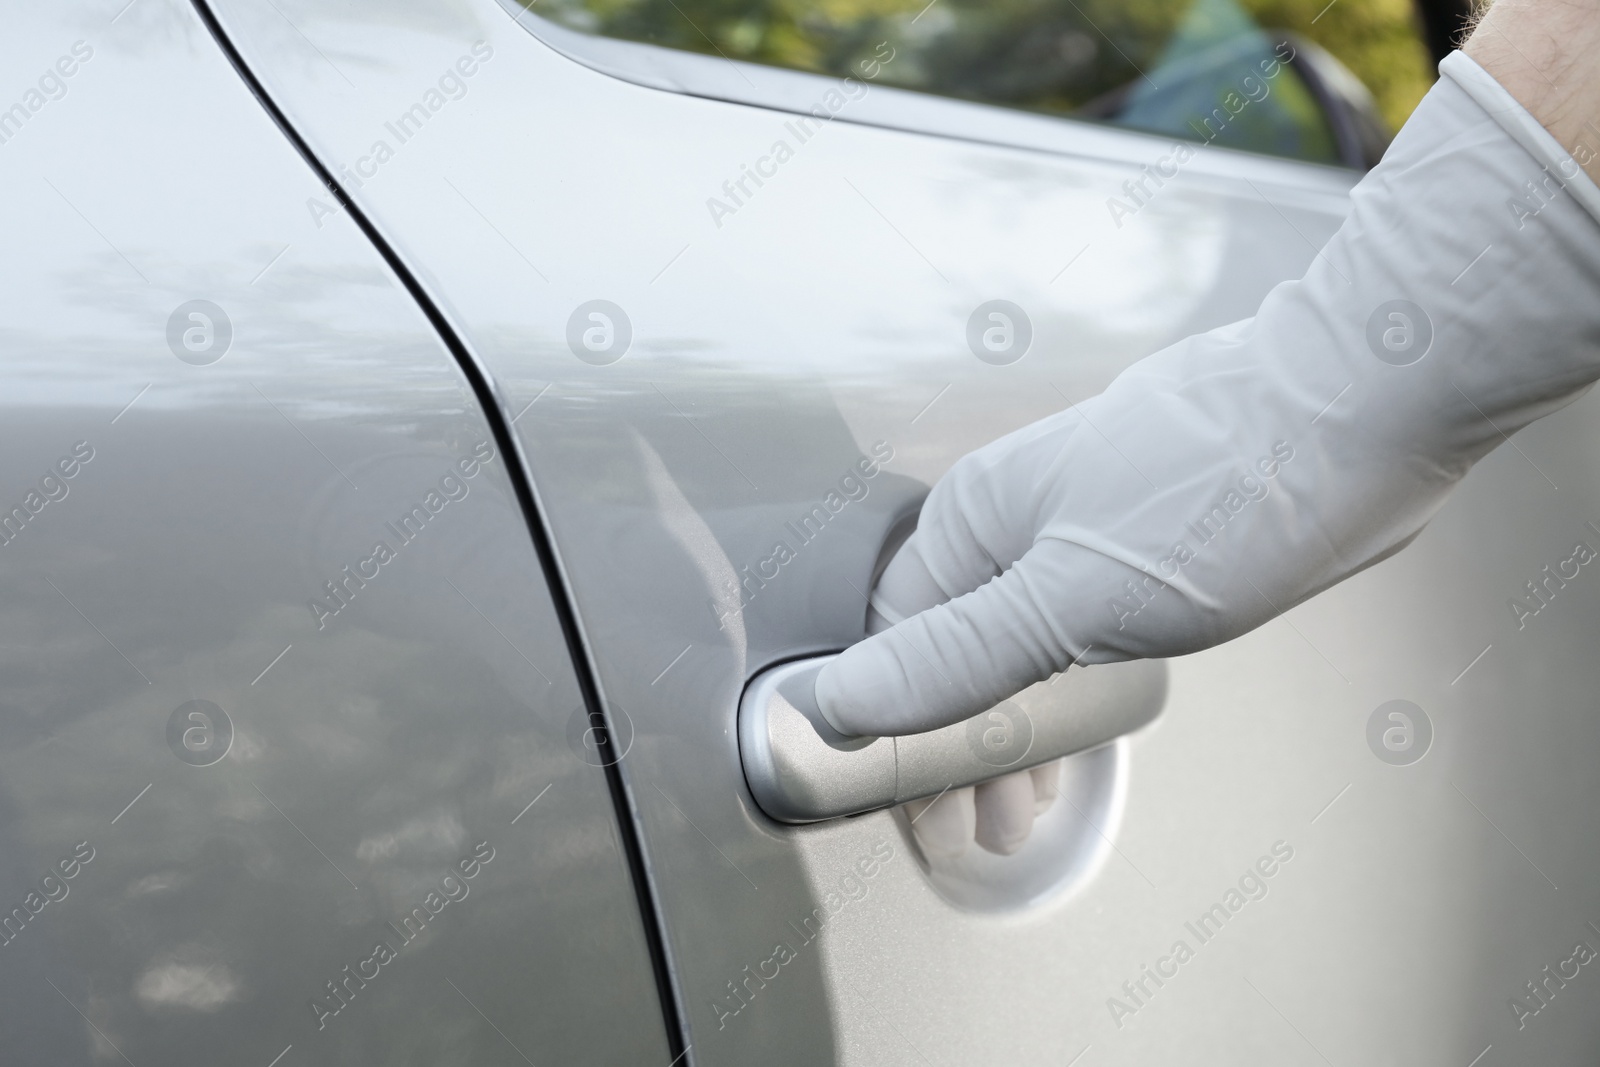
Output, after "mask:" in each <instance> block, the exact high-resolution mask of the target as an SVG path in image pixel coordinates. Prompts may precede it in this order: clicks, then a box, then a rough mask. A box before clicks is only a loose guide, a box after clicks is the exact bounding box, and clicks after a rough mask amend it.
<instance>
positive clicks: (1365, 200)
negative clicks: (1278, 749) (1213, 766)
mask: <svg viewBox="0 0 1600 1067" xmlns="http://www.w3.org/2000/svg"><path fill="white" fill-rule="evenodd" d="M1441 70H1442V71H1443V72H1444V73H1445V75H1446V77H1443V78H1441V79H1440V81H1439V83H1438V84H1437V85H1435V86H1434V88H1433V89H1432V90H1430V92H1429V94H1428V96H1427V97H1426V98H1425V99H1424V100H1423V102H1422V104H1421V105H1420V106H1419V107H1418V109H1417V111H1416V113H1415V114H1414V115H1413V117H1412V119H1411V121H1410V122H1408V123H1407V124H1406V127H1405V128H1404V129H1403V130H1401V132H1400V135H1399V136H1398V137H1397V138H1396V139H1395V142H1394V144H1393V145H1392V146H1391V147H1390V149H1389V152H1388V153H1387V154H1386V155H1385V157H1384V159H1383V162H1382V163H1380V164H1379V165H1378V166H1377V167H1376V168H1375V169H1374V170H1373V171H1372V173H1371V174H1369V175H1368V176H1367V177H1366V178H1365V179H1363V180H1362V181H1361V182H1360V183H1359V185H1358V186H1357V187H1356V189H1355V191H1354V193H1353V194H1352V207H1351V213H1350V216H1349V218H1348V219H1347V220H1346V222H1345V224H1344V225H1343V227H1341V229H1340V230H1339V232H1338V233H1337V234H1336V235H1335V236H1334V237H1333V238H1332V240H1330V241H1329V242H1328V244H1327V245H1326V246H1325V247H1324V248H1323V249H1322V250H1321V251H1320V252H1319V253H1318V254H1317V256H1316V259H1315V260H1314V261H1313V263H1312V265H1311V267H1310V268H1309V269H1308V271H1307V273H1306V275H1305V277H1304V278H1302V279H1301V280H1299V281H1295V282H1287V283H1284V284H1282V285H1279V286H1278V287H1277V288H1275V289H1274V290H1273V291H1272V292H1271V293H1270V294H1269V295H1268V296H1267V298H1266V300H1265V302H1264V303H1263V304H1262V306H1261V309H1260V311H1259V312H1258V313H1257V315H1256V316H1255V317H1254V318H1252V319H1247V320H1244V321H1242V322H1237V323H1234V324H1232V325H1229V326H1223V327H1220V328H1218V329H1216V330H1212V331H1211V332H1210V333H1206V334H1200V335H1197V336H1195V337H1190V338H1188V339H1186V340H1184V341H1180V342H1179V343H1177V344H1175V345H1173V346H1171V347H1170V348H1167V349H1165V350H1163V351H1161V352H1158V353H1156V354H1155V355H1153V356H1150V357H1149V358H1147V359H1144V360H1141V361H1140V362H1138V363H1136V364H1134V365H1133V366H1132V367H1130V368H1128V370H1126V371H1125V372H1124V373H1123V374H1122V375H1120V376H1119V377H1118V378H1117V379H1116V381H1114V382H1113V383H1112V384H1111V386H1110V388H1109V389H1107V390H1106V392H1105V393H1103V394H1102V395H1100V396H1098V397H1095V398H1093V399H1092V400H1088V401H1085V402H1083V403H1081V404H1079V405H1077V406H1076V407H1074V408H1072V409H1069V410H1068V411H1064V412H1060V413H1058V414H1055V415H1051V416H1049V417H1048V418H1045V419H1042V420H1040V421H1039V422H1037V423H1034V424H1033V425H1031V426H1026V427H1024V428H1022V429H1021V430H1018V431H1016V432H1015V433H1012V434H1010V435H1008V436H1006V437H1003V438H1001V439H1000V440H998V441H996V442H994V443H992V444H990V445H988V446H985V447H984V448H982V449H980V450H978V451H977V452H974V453H972V454H971V455H968V456H966V457H964V458H962V459H961V460H960V461H958V462H957V463H956V464H955V466H953V467H952V468H951V469H950V471H949V472H948V473H947V474H946V475H945V476H944V477H943V478H941V479H940V480H939V482H938V483H937V484H936V485H935V486H934V488H933V490H932V492H931V493H930V494H929V497H928V500H927V502H926V504H925V505H924V507H923V511H922V515H921V517H920V520H919V525H918V528H917V530H916V532H915V533H914V534H913V535H912V536H911V538H910V540H908V541H907V542H906V544H905V546H904V547H903V548H902V549H901V550H900V551H899V553H897V554H896V556H895V557H894V559H893V560H892V561H891V562H890V564H889V566H888V567H887V568H886V570H885V571H884V574H883V577H882V579H881V581H880V582H879V584H878V586H877V591H876V592H875V594H874V596H873V601H874V604H875V605H876V607H875V610H877V611H878V613H879V615H881V616H883V620H884V621H887V622H892V623H894V625H893V626H892V627H890V628H889V629H888V630H886V631H884V632H880V633H876V634H875V635H874V636H872V637H870V638H868V639H867V640H866V641H863V642H861V643H860V644H858V645H856V646H855V647H853V648H850V649H848V650H847V651H845V652H844V653H843V654H842V655H841V656H839V657H838V659H836V660H835V661H834V662H832V663H831V664H829V665H828V666H827V667H826V668H825V669H824V670H823V671H822V672H821V673H820V674H819V676H818V678H817V682H816V696H817V704H818V707H819V709H820V710H821V712H822V714H823V716H824V717H825V718H826V719H827V720H828V721H829V722H830V723H831V724H833V725H834V727H835V728H837V729H839V730H840V731H842V732H844V733H847V734H863V735H881V734H905V733H916V732H920V731H923V730H931V729H935V728H938V727H940V726H945V725H948V724H950V723H953V722H958V721H960V720H962V719H965V718H969V717H971V716H973V715H975V714H977V713H979V712H981V711H983V710H985V709H986V708H989V707H992V706H993V705H995V704H997V703H999V702H1000V701H1002V700H1004V699H1006V698H1007V697H1009V696H1011V695H1012V694H1014V693H1016V692H1018V691H1020V690H1022V689H1023V688H1025V687H1026V686H1028V685H1029V684H1031V683H1033V682H1036V681H1040V680H1042V679H1044V678H1047V677H1049V676H1050V675H1051V674H1053V673H1055V672H1057V671H1061V670H1064V669H1066V667H1067V666H1068V665H1069V664H1071V663H1074V662H1078V663H1099V662H1110V661H1115V660H1121V659H1131V658H1139V657H1164V656H1172V655H1179V654H1183V653H1187V652H1192V651H1197V650H1199V649H1203V648H1206V647H1209V646H1211V645H1213V644H1216V643H1218V642H1221V641H1225V640H1228V639H1230V638H1232V637H1235V636H1238V635H1239V634H1242V633H1245V632H1247V631H1248V630H1250V629H1252V628H1253V627H1255V626H1258V625H1260V624H1261V623H1263V622H1265V621H1267V620H1268V619H1270V618H1272V617H1274V616H1275V615H1277V614H1279V613H1281V612H1282V611H1286V610H1288V609H1289V608H1291V607H1293V606H1295V605H1296V604H1298V603H1300V602H1301V601H1303V600H1305V599H1306V598H1308V597H1310V596H1312V595H1314V594H1316V593H1317V592H1320V591H1321V590H1323V589H1325V588H1327V587H1328V586H1330V585H1333V584H1334V583H1336V582H1338V581H1341V580H1343V579H1344V578H1346V577H1348V576H1349V575H1351V574H1353V573H1355V572H1356V571H1359V570H1361V569H1362V568H1364V567H1367V566H1370V565H1371V564H1373V563H1376V562H1378V561H1379V560H1382V559H1384V558H1385V557H1387V556H1388V555H1390V554H1392V553H1394V552H1396V551H1398V550H1399V549H1401V548H1402V547H1404V546H1405V545H1406V544H1407V543H1408V542H1409V541H1410V540H1411V538H1413V537H1415V536H1416V534H1417V533H1418V532H1419V531H1420V530H1421V529H1422V527H1423V526H1424V525H1425V524H1426V523H1427V521H1428V520H1429V519H1430V518H1431V517H1432V516H1433V514H1434V513H1435V512H1436V511H1437V510H1438V509H1439V507H1440V506H1442V504H1443V503H1444V499H1445V497H1446V496H1447V495H1448V493H1449V492H1450V490H1451V489H1453V488H1454V486H1455V485H1456V484H1457V483H1458V482H1459V481H1460V480H1461V478H1462V477H1464V476H1465V475H1466V473H1467V471H1468V470H1469V469H1470V468H1471V466H1472V465H1473V464H1474V463H1475V462H1477V460H1479V459H1481V458H1482V457H1483V456H1484V455H1486V454H1487V453H1488V452H1489V451H1490V450H1491V449H1493V448H1494V447H1495V446H1497V445H1498V444H1500V443H1501V442H1502V441H1503V440H1505V439H1506V436H1507V435H1508V434H1511V433H1514V432H1515V431H1516V430H1518V429H1521V428H1522V427H1523V426H1526V425H1527V424H1528V423H1530V422H1532V421H1534V420H1535V419H1537V418H1541V417H1543V416H1544V415H1547V414H1549V413H1550V412H1552V411H1555V410H1557V409H1558V408H1560V407H1562V406H1564V405H1566V404H1567V403H1569V402H1570V401H1571V400H1572V399H1574V398H1575V397H1576V396H1577V395H1579V394H1580V393H1581V392H1582V391H1583V390H1584V389H1585V388H1586V387H1587V386H1588V385H1589V384H1590V383H1592V382H1593V381H1594V380H1595V378H1596V377H1600V315H1597V314H1596V313H1595V311H1594V309H1595V308H1596V307H1597V306H1600V227H1597V225H1596V220H1597V219H1600V188H1596V186H1595V185H1594V183H1593V182H1591V181H1589V179H1588V178H1587V177H1586V176H1585V175H1584V173H1583V172H1582V171H1581V169H1580V168H1579V167H1578V165H1577V164H1576V163H1574V162H1573V160H1572V158H1571V157H1569V156H1567V155H1566V154H1565V153H1564V152H1563V151H1562V149H1561V147H1560V146H1559V145H1558V144H1556V143H1555V141H1554V140H1553V139H1552V138H1551V137H1550V136H1549V134H1548V133H1546V132H1545V131H1544V130H1543V129H1542V128H1540V127H1538V124H1537V122H1535V121H1534V120H1533V119H1532V118H1531V117H1530V116H1529V114H1528V112H1527V111H1526V110H1524V109H1523V108H1522V107H1521V105H1519V104H1518V103H1517V101H1516V100H1515V99H1513V98H1512V97H1511V96H1510V95H1509V94H1508V93H1507V92H1506V91H1505V89H1504V88H1502V87H1501V86H1500V85H1499V84H1498V83H1496V82H1495V81H1494V79H1493V78H1492V77H1490V76H1489V75H1488V74H1487V73H1485V72H1484V70H1483V69H1482V68H1481V67H1479V66H1477V65H1476V64H1475V63H1474V62H1473V61H1472V60H1470V59H1468V58H1467V57H1466V56H1465V55H1462V54H1460V53H1455V54H1453V55H1452V56H1451V57H1450V58H1449V59H1447V60H1446V61H1445V63H1444V64H1443V65H1442V67H1441ZM1529 123H1532V127H1531V132H1530V127H1529V125H1528V124H1529ZM1545 167H1548V172H1546V171H1544V170H1543V169H1542V168H1545ZM1545 178H1548V179H1549V180H1550V181H1551V182H1554V181H1556V180H1559V181H1560V182H1562V183H1563V184H1562V186H1561V187H1560V188H1559V189H1557V190H1556V191H1555V192H1554V193H1552V194H1551V195H1550V196H1548V197H1540V198H1539V199H1538V204H1537V205H1535V204H1533V203H1532V202H1531V201H1527V202H1526V203H1525V207H1524V210H1523V211H1522V212H1520V213H1519V212H1516V211H1514V210H1511V211H1508V210H1507V204H1508V202H1514V201H1517V200H1518V198H1522V197H1525V196H1531V195H1532V194H1530V193H1528V186H1527V183H1528V182H1529V181H1530V180H1533V179H1540V180H1544V179H1545ZM1563 194H1565V195H1563ZM1486 246H1490V247H1488V248H1487V250H1486ZM1474 257H1478V258H1479V259H1484V260H1485V262H1484V263H1483V264H1480V265H1479V269H1477V270H1473V271H1468V270H1465V269H1463V268H1465V267H1466V266H1467V265H1468V264H1474V263H1477V260H1476V259H1475V258H1474ZM1489 258H1494V260H1495V262H1494V263H1493V264H1490V263H1489V262H1487V260H1488V259H1489ZM1483 268H1488V269H1483ZM897 605H905V606H907V607H915V608H920V609H921V610H916V611H915V613H909V612H907V613H905V614H908V617H905V618H903V619H901V618H898V617H897V616H898V615H899V614H901V612H897V611H896V606H897ZM994 792H995V793H996V795H997V796H998V795H1004V796H1008V797H1014V798H1017V799H1016V801H1015V802H1016V804H1017V805H1018V807H1017V809H1016V810H1020V797H1021V796H1022V794H1023V790H1022V788H1021V786H1020V784H1018V782H1017V781H1013V782H1012V783H1010V784H1008V785H1005V786H997V787H996V789H995V790H994ZM941 803H942V802H941ZM965 803H966V801H965V799H964V798H962V797H961V796H959V795H958V796H957V797H955V798H953V799H952V800H951V801H950V806H949V808H948V810H945V811H939V810H930V811H925V812H922V813H921V815H922V816H923V818H921V819H919V825H920V824H921V822H923V821H927V820H928V819H934V820H935V822H934V824H933V825H934V826H935V827H937V828H939V829H935V830H931V831H928V832H927V833H928V834H929V835H930V836H932V837H935V838H937V840H940V841H944V840H952V841H953V840H954V839H955V837H956V836H957V835H956V832H955V831H954V830H951V831H949V837H948V838H947V837H945V836H942V835H943V834H944V833H945V831H944V828H945V827H946V826H947V825H955V826H957V827H959V828H961V829H962V832H963V833H964V828H965V826H966V825H967V816H966V813H965V812H966V809H965V807H964V805H965ZM938 808H939V805H935V806H934V809H938ZM999 810H1000V809H999V808H995V809H994V813H995V816H994V818H992V819H991V818H986V817H985V816H984V814H983V812H982V811H980V810H978V794H977V793H976V792H975V793H974V797H973V815H972V825H973V827H974V830H973V833H974V835H977V834H979V833H980V832H981V833H984V834H985V835H986V836H988V835H989V834H991V832H992V834H993V837H992V839H993V840H995V841H996V842H1006V841H1010V840H1012V839H1013V838H1014V834H1013V832H1012V830H1011V828H1012V827H1014V826H1015V825H1017V822H1018V821H1019V820H1014V819H1012V818H1011V817H1009V816H1007V817H1001V816H999V814H998V812H999ZM1008 810H1009V808H1008ZM980 824H981V825H982V826H985V827H992V828H993V829H992V831H991V830H988V829H984V830H980V828H979V827H980Z"/></svg>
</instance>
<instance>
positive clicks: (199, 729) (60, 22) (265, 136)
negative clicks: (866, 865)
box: [0, 0, 672, 1067]
mask: <svg viewBox="0 0 1600 1067" xmlns="http://www.w3.org/2000/svg"><path fill="white" fill-rule="evenodd" d="M0 55H3V57H4V61H3V62H0V70H4V71H5V72H6V78H5V89H4V90H3V92H5V93H6V94H7V96H6V98H5V99H6V105H7V107H6V110H5V111H4V112H3V113H0V126H3V127H4V128H3V134H4V136H0V189H3V191H4V200H5V204H6V210H5V218H6V225H5V238H4V243H3V245H0V278H3V284H0V292H3V293H4V306H5V315H4V321H3V322H0V439H3V447H0V499H3V500H4V501H5V505H4V511H3V513H0V583H3V588H4V597H3V604H4V610H3V616H0V649H3V652H0V656H3V668H0V678H3V680H4V682H3V698H0V699H3V703H4V714H3V716H0V730H3V737H4V743H3V744H0V857H3V861H0V901H3V904H0V991H3V1006H0V1062H4V1063H7V1064H45V1063H49V1064H90V1063H94V1064H104V1063H133V1064H141V1065H144V1064H173V1065H200V1064H214V1063H248V1064H257V1065H260V1067H268V1065H277V1067H295V1065H299V1064H329V1065H331V1064H371V1065H379V1064H382V1065H385V1067H394V1065H398V1064H441V1063H468V1062H471V1063H483V1064H512V1063H523V1062H528V1061H531V1062H539V1063H549V1062H568V1063H575V1062H587V1063H602V1062H608V1063H640V1064H644V1063H660V1064H663V1065H664V1064H666V1063H667V1062H669V1060H670V1059H671V1055H672V1054H671V1052H670V1048H669V1042H668V1038H667V1034H668V1025H667V1021H666V1017H665V1016H664V1015H663V1013H662V1004H661V1001H660V999H659V997H658V986H657V983H656V980H655V976H654V975H655V971H654V964H653V962H652V951H651V943H650V936H649V931H648V929H647V927H646V924H645V922H644V919H643V913H642V912H641V911H640V899H639V896H638V887H637V886H636V883H635V882H634V880H633V878H632V875H631V872H630V868H629V864H628V862H627V860H626V853H627V850H628V847H629V846H628V841H627V837H626V834H625V833H619V827H618V824H617V823H616V820H615V817H614V809H613V806H612V803H611V800H610V793H609V785H608V782H607V779H606V774H605V771H604V770H603V768H602V767H601V766H599V765H598V764H599V762H600V761H599V760H598V759H596V758H595V756H594V752H595V747H594V745H593V744H592V741H593V738H592V737H586V736H585V735H586V732H587V730H588V718H587V714H586V712H585V711H584V710H582V709H583V707H584V696H583V692H582V687H581V686H580V685H579V683H578V678H577V675H576V673H575V670H574V666H573V662H572V659H571V657H570V653H569V649H568V645H567V641H566V638H565V636H564V632H563V626H562V620H561V615H560V612H559V611H558V607H557V604H556V602H555V601H554V600H553V599H552V596H551V592H550V589H549V587H548V586H547V584H546V574H545V570H544V568H543V567H542V565H541V562H540V559H539V555H538V552H537V551H536V541H535V539H534V538H533V537H532V536H531V532H530V527H529V525H528V521H527V520H528V517H529V513H528V512H527V511H526V510H525V509H524V503H525V499H524V494H523V493H522V492H521V491H520V490H519V488H518V486H519V483H518V480H517V479H515V478H514V477H513V476H512V475H511V473H510V468H511V467H513V466H514V465H515V463H516V459H515V456H514V455H511V454H508V449H507V447H506V446H507V444H508V443H509V441H510V439H509V437H507V436H505V435H504V434H503V432H497V430H496V426H495V423H494V420H493V419H492V418H486V417H485V413H484V411H483V410H482V409H481V408H480V406H479V401H478V397H477V395H476V394H475V393H474V390H473V387H472V383H471V381H470V379H469V378H468V377H466V376H464V375H463V373H462V372H461V369H460V367H459V366H458V365H457V363H456V362H455V359H454V357H453V356H452V354H451V353H450V351H449V349H448V348H447V347H446V346H445V345H444V344H443V343H442V341H441V339H440V337H439V335H438V334H437V333H436V332H435V330H434V329H433V327H432V326H431V325H430V323H429V321H428V319H427V318H426V316H425V315H424V313H423V311H422V309H421V308H420V307H419V306H418V304H417V303H416V302H415V300H414V299H413V297H412V295H411V294H410V293H409V292H408V291H407V289H406V288H405V286H404V284H403V283H402V281H403V280H402V277H401V276H400V275H397V274H396V273H395V272H394V271H393V270H392V269H391V268H390V267H389V266H388V265H387V264H386V262H385V260H384V258H383V257H382V256H381V255H380V254H379V251H378V250H377V248H376V247H375V246H374V245H373V244H372V243H371V242H370V241H369V240H368V238H367V237H366V236H365V235H364V234H362V233H361V231H360V230H359V229H357V228H356V227H355V226H354V225H353V224H352V223H351V221H350V220H349V219H348V218H346V217H340V216H333V217H327V218H322V219H318V218H316V217H314V216H313V215H311V214H309V213H308V212H307V210H306V202H307V200H314V199H318V198H322V197H325V196H326V195H327V194H326V190H325V188H324V187H323V186H322V185H321V184H320V183H319V181H318V180H317V178H316V175H315V173H314V172H313V171H312V170H311V169H310V168H309V167H308V166H307V165H306V163H305V161H304V160H303V159H302V158H301V157H300V156H299V154H298V153H297V152H296V151H295V149H294V147H293V145H292V144H291V143H290V141H289V140H287V139H286V138H285V137H284V135H283V132H282V131H281V130H280V129H279V128H277V127H276V126H275V125H274V123H273V122H272V120H271V118H270V117H269V115H268V114H267V113H266V112H265V111H263V110H262V108H261V106H260V104H259V103H258V101H257V100H256V99H254V98H253V97H252V94H251V92H250V89H249V87H248V85H247V84H246V83H245V81H243V80H242V79H241V78H240V77H239V76H238V74H237V72H236V71H235V69H234V68H233V67H232V65H231V64H230V63H229V61H228V59H227V57H226V54H225V52H224V51H223V49H222V48H221V47H219V45H218V43H217V41H216V39H215V38H214V37H213V35H212V34H211V33H210V31H209V30H208V29H207V27H206V25H205V24H204V22H203V21H202V19H201V18H200V17H199V15H198V13H197V12H196V10H195V9H194V8H193V7H192V6H190V5H188V4H186V3H181V2H173V0H138V2H137V3H135V4H125V3H119V4H100V3H71V4H66V3H63V4H50V5H12V6H11V8H10V9H9V10H8V12H7V30H6V33H5V34H4V35H3V37H0ZM13 105H14V106H13Z"/></svg>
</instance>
